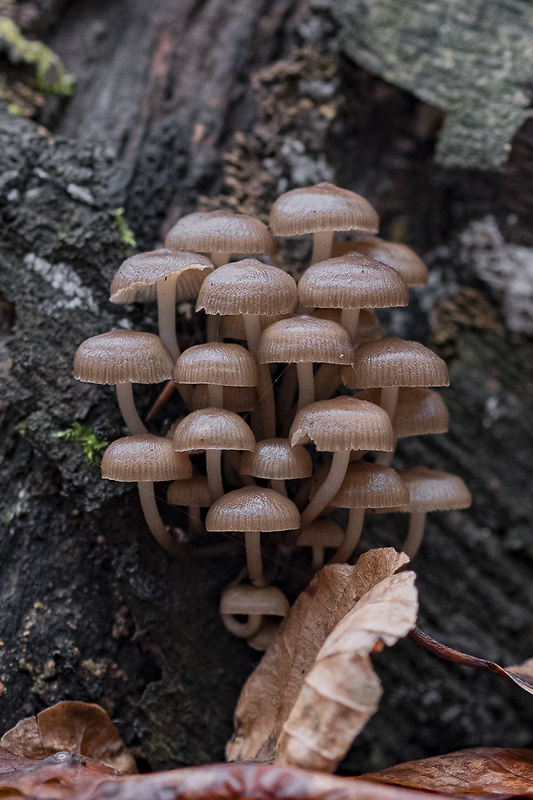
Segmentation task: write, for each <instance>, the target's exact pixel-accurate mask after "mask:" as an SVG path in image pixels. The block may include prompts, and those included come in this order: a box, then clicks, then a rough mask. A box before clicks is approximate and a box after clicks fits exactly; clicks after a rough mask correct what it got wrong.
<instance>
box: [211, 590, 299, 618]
mask: <svg viewBox="0 0 533 800" xmlns="http://www.w3.org/2000/svg"><path fill="white" fill-rule="evenodd" d="M289 608H290V606H289V601H288V600H287V598H286V597H285V595H284V594H283V592H282V591H281V589H278V588H277V586H248V585H245V586H230V587H229V588H228V589H226V590H225V592H224V593H223V595H222V597H221V600H220V613H221V614H237V615H238V614H260V615H261V616H265V615H268V616H273V617H286V616H287V614H288V613H289Z"/></svg>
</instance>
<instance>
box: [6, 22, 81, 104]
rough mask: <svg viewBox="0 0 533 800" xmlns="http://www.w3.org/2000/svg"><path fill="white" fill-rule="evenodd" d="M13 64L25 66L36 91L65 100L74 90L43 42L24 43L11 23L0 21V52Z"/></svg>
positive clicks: (58, 61) (25, 41) (72, 78)
mask: <svg viewBox="0 0 533 800" xmlns="http://www.w3.org/2000/svg"><path fill="white" fill-rule="evenodd" d="M1 51H4V52H5V53H6V54H7V57H8V58H9V60H10V61H11V63H12V64H21V63H22V64H25V65H27V66H29V67H31V68H32V70H33V71H34V73H35V76H34V80H35V87H36V88H37V89H38V90H39V91H41V92H48V93H50V94H58V95H62V96H64V97H68V96H69V95H71V94H72V92H73V89H74V77H73V76H72V75H67V74H66V73H65V69H64V67H63V64H62V63H61V59H60V58H59V56H57V55H56V54H55V53H54V52H53V50H50V48H49V47H47V46H46V45H45V44H43V42H37V41H31V40H30V39H26V38H25V37H24V36H23V35H22V34H21V32H20V30H19V28H18V27H17V26H16V25H15V23H14V22H13V20H11V19H8V18H7V17H0V52H1Z"/></svg>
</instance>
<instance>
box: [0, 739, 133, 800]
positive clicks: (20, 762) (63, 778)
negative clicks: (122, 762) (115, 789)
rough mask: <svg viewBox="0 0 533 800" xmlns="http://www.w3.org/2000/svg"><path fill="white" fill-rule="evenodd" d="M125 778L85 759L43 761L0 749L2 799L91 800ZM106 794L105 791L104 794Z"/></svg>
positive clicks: (67, 756) (62, 756)
mask: <svg viewBox="0 0 533 800" xmlns="http://www.w3.org/2000/svg"><path fill="white" fill-rule="evenodd" d="M121 777H122V776H121V775H120V774H119V773H118V772H116V771H115V770H114V769H111V768H110V767H106V766H105V765H104V764H99V763H98V762H97V761H91V760H90V759H88V758H86V757H85V756H80V755H72V754H70V753H56V755H54V756H48V758H45V759H43V760H42V761H34V760H33V759H27V758H22V757H20V756H14V755H12V754H11V753H8V752H7V750H0V797H1V798H2V800H7V798H10V799H11V798H13V800H15V798H20V797H23V798H27V800H33V799H34V798H42V800H88V798H90V797H93V795H94V794H96V795H98V794H99V792H100V789H101V788H102V787H105V789H106V790H107V791H108V792H109V789H110V784H111V782H113V781H116V780H118V779H120V778H121ZM103 794H105V792H102V795H103Z"/></svg>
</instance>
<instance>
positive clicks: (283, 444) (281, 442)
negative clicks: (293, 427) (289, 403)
mask: <svg viewBox="0 0 533 800" xmlns="http://www.w3.org/2000/svg"><path fill="white" fill-rule="evenodd" d="M240 474H241V475H253V477H254V478H267V479H269V480H274V481H279V480H281V481H284V480H292V479H293V478H309V477H310V476H311V475H312V474H313V463H312V461H311V456H310V455H309V453H308V452H307V450H306V449H305V447H302V445H296V446H295V447H291V445H290V443H289V440H288V439H263V441H261V442H257V443H256V445H255V448H254V449H253V450H252V451H251V452H247V453H243V454H242V456H241V468H240Z"/></svg>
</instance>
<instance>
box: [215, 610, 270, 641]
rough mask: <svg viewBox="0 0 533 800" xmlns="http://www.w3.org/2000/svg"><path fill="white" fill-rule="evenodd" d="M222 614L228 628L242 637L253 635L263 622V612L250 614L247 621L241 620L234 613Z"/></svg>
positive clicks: (235, 634)
mask: <svg viewBox="0 0 533 800" xmlns="http://www.w3.org/2000/svg"><path fill="white" fill-rule="evenodd" d="M220 616H221V617H222V622H223V623H224V627H225V628H226V630H228V631H229V632H230V633H233V635H234V636H238V637H239V638H240V639H247V638H248V637H249V636H253V635H254V634H255V633H257V631H258V630H259V628H260V627H261V623H262V622H263V615H262V614H249V615H248V620H247V621H246V622H239V621H238V620H237V619H235V617H234V616H233V614H221V615H220Z"/></svg>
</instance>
